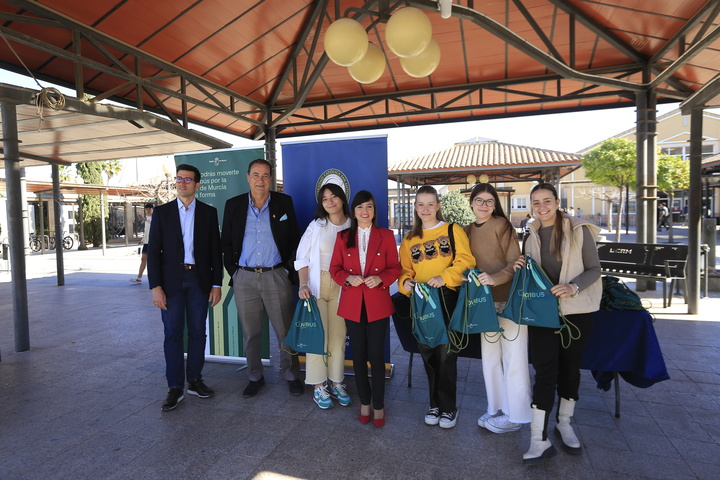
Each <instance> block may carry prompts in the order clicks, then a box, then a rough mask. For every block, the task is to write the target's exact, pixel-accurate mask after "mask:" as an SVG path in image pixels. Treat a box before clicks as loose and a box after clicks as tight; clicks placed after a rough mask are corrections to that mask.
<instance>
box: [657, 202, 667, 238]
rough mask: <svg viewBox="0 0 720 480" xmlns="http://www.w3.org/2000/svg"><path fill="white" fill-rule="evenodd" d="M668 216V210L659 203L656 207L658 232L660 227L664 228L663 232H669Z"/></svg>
mask: <svg viewBox="0 0 720 480" xmlns="http://www.w3.org/2000/svg"><path fill="white" fill-rule="evenodd" d="M669 216H670V212H669V211H668V208H667V207H666V206H665V204H664V203H661V204H660V205H658V227H657V229H658V232H659V231H660V229H661V228H662V227H665V231H668V230H670V225H669V224H668V217H669Z"/></svg>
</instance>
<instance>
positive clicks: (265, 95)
mask: <svg viewBox="0 0 720 480" xmlns="http://www.w3.org/2000/svg"><path fill="white" fill-rule="evenodd" d="M405 4H407V5H411V6H416V7H419V8H421V9H423V10H425V11H426V13H427V14H428V17H429V18H430V20H431V22H432V26H433V37H434V38H435V39H436V40H437V41H438V43H439V45H440V48H441V52H442V60H441V63H440V66H439V67H438V69H437V70H436V71H435V72H434V73H433V74H432V75H431V76H430V77H427V78H419V79H418V78H412V77H410V76H408V75H407V74H405V73H404V71H403V70H402V68H401V66H400V62H399V59H398V58H397V56H395V55H394V54H392V53H391V52H390V50H389V49H388V48H387V46H386V42H385V26H386V24H385V21H386V20H387V19H388V18H389V16H390V15H391V14H392V13H393V12H394V11H395V10H396V9H397V8H400V7H402V6H403V5H405ZM436 10H437V1H436V0H407V1H404V2H390V1H389V0H374V1H367V2H362V1H353V0H336V1H329V0H292V1H270V0H174V1H171V2H153V1H139V0H93V1H91V2H87V1H80V0H37V1H34V0H0V20H1V21H2V24H1V25H0V32H2V34H3V36H4V37H5V39H7V42H8V44H9V45H11V46H12V48H13V49H12V50H11V49H10V48H9V47H8V44H6V43H5V42H0V66H2V67H4V68H8V69H11V70H13V71H16V72H21V73H26V72H25V68H24V67H23V66H22V64H21V62H20V60H22V61H23V62H24V63H25V64H26V65H27V67H28V68H29V69H30V71H31V72H32V73H33V75H35V76H36V77H38V78H40V79H45V80H49V81H53V82H56V83H59V84H61V85H64V86H68V87H70V88H73V89H75V90H77V91H78V92H79V94H82V93H90V94H92V95H95V96H96V97H95V100H100V99H105V98H109V99H112V100H115V101H118V102H122V103H125V104H127V105H129V106H133V107H138V108H140V109H144V110H146V111H150V112H154V113H158V114H162V115H164V116H165V117H167V118H168V119H170V121H172V122H174V123H176V124H178V125H181V126H184V127H187V125H188V124H189V122H194V123H196V124H201V125H206V126H210V127H212V128H216V129H218V130H221V131H224V132H229V133H233V134H238V135H240V136H243V137H246V138H253V139H260V138H263V137H264V136H271V137H272V136H277V137H290V136H297V135H301V134H317V133H327V132H339V131H357V130H359V129H371V128H382V127H392V126H400V125H412V124H428V123H438V122H452V121H461V120H469V119H481V118H494V117H507V116H513V115H531V114H540V113H549V112H561V111H577V110H588V109H597V108H612V107H620V106H633V105H634V104H635V100H636V96H637V95H643V94H646V93H647V92H649V91H652V92H654V93H655V94H656V95H657V99H658V101H659V102H677V101H683V102H685V104H684V105H685V106H686V107H688V108H689V107H692V106H702V105H708V106H716V105H720V102H719V101H718V92H719V91H720V76H718V74H719V73H720V55H719V53H720V26H719V25H718V13H720V8H719V2H718V1H717V0H682V1H678V0H653V1H647V0H512V1H511V0H502V1H500V0H494V1H487V0H484V1H479V0H455V1H454V2H453V6H452V16H451V17H450V18H448V19H442V18H441V17H440V15H439V14H438V13H437V11H436ZM344 16H350V17H355V18H357V19H358V20H360V21H361V22H362V24H363V26H365V28H366V30H367V31H368V33H369V37H370V40H371V41H372V42H373V43H375V44H377V45H379V46H380V47H381V48H382V49H383V51H384V52H385V55H386V57H387V68H386V70H385V73H384V74H383V76H382V77H381V78H380V80H378V81H377V82H375V83H372V84H369V85H361V84H359V83H357V82H355V81H354V80H353V79H352V78H351V77H350V75H349V74H348V72H347V70H346V68H345V67H340V66H337V65H335V64H334V63H332V62H330V61H328V58H327V56H326V55H325V54H324V52H323V39H324V33H325V31H326V30H327V28H328V26H329V25H330V24H331V23H332V22H333V21H334V20H336V19H337V18H340V17H344ZM588 128H592V126H590V125H589V126H588Z"/></svg>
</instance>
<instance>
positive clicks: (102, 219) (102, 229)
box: [98, 190, 107, 257]
mask: <svg viewBox="0 0 720 480" xmlns="http://www.w3.org/2000/svg"><path fill="white" fill-rule="evenodd" d="M98 193H99V194H100V235H101V238H102V251H103V257H104V256H105V253H106V252H105V248H106V247H107V245H106V244H107V240H106V238H107V237H106V233H105V195H103V191H102V190H99V192H98Z"/></svg>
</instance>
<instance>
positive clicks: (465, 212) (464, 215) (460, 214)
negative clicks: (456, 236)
mask: <svg viewBox="0 0 720 480" xmlns="http://www.w3.org/2000/svg"><path fill="white" fill-rule="evenodd" d="M440 200H441V202H440V212H441V213H442V215H443V218H444V219H445V221H446V222H453V223H457V224H458V225H460V226H461V227H464V226H465V225H469V224H470V222H474V221H475V214H474V213H473V212H472V210H470V203H469V202H468V199H467V197H466V196H465V195H463V194H462V193H460V192H448V193H446V194H445V195H443V196H442V198H441V199H440Z"/></svg>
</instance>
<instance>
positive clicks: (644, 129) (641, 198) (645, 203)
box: [635, 92, 657, 291]
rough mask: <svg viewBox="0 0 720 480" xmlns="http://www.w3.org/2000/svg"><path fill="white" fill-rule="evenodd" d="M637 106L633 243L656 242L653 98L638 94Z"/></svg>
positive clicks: (642, 283)
mask: <svg viewBox="0 0 720 480" xmlns="http://www.w3.org/2000/svg"><path fill="white" fill-rule="evenodd" d="M636 103H637V120H636V122H637V128H636V143H637V163H636V167H635V168H636V170H635V172H636V174H635V176H636V183H635V212H636V215H635V234H636V235H635V241H636V242H638V243H655V242H656V241H657V232H656V228H657V151H656V150H657V118H656V116H657V112H656V110H655V109H656V105H657V101H656V95H655V93H653V92H640V93H638V94H637V96H636ZM636 285H637V287H636V288H637V290H638V291H645V290H655V282H652V281H648V280H643V279H638V280H637V282H636Z"/></svg>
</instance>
